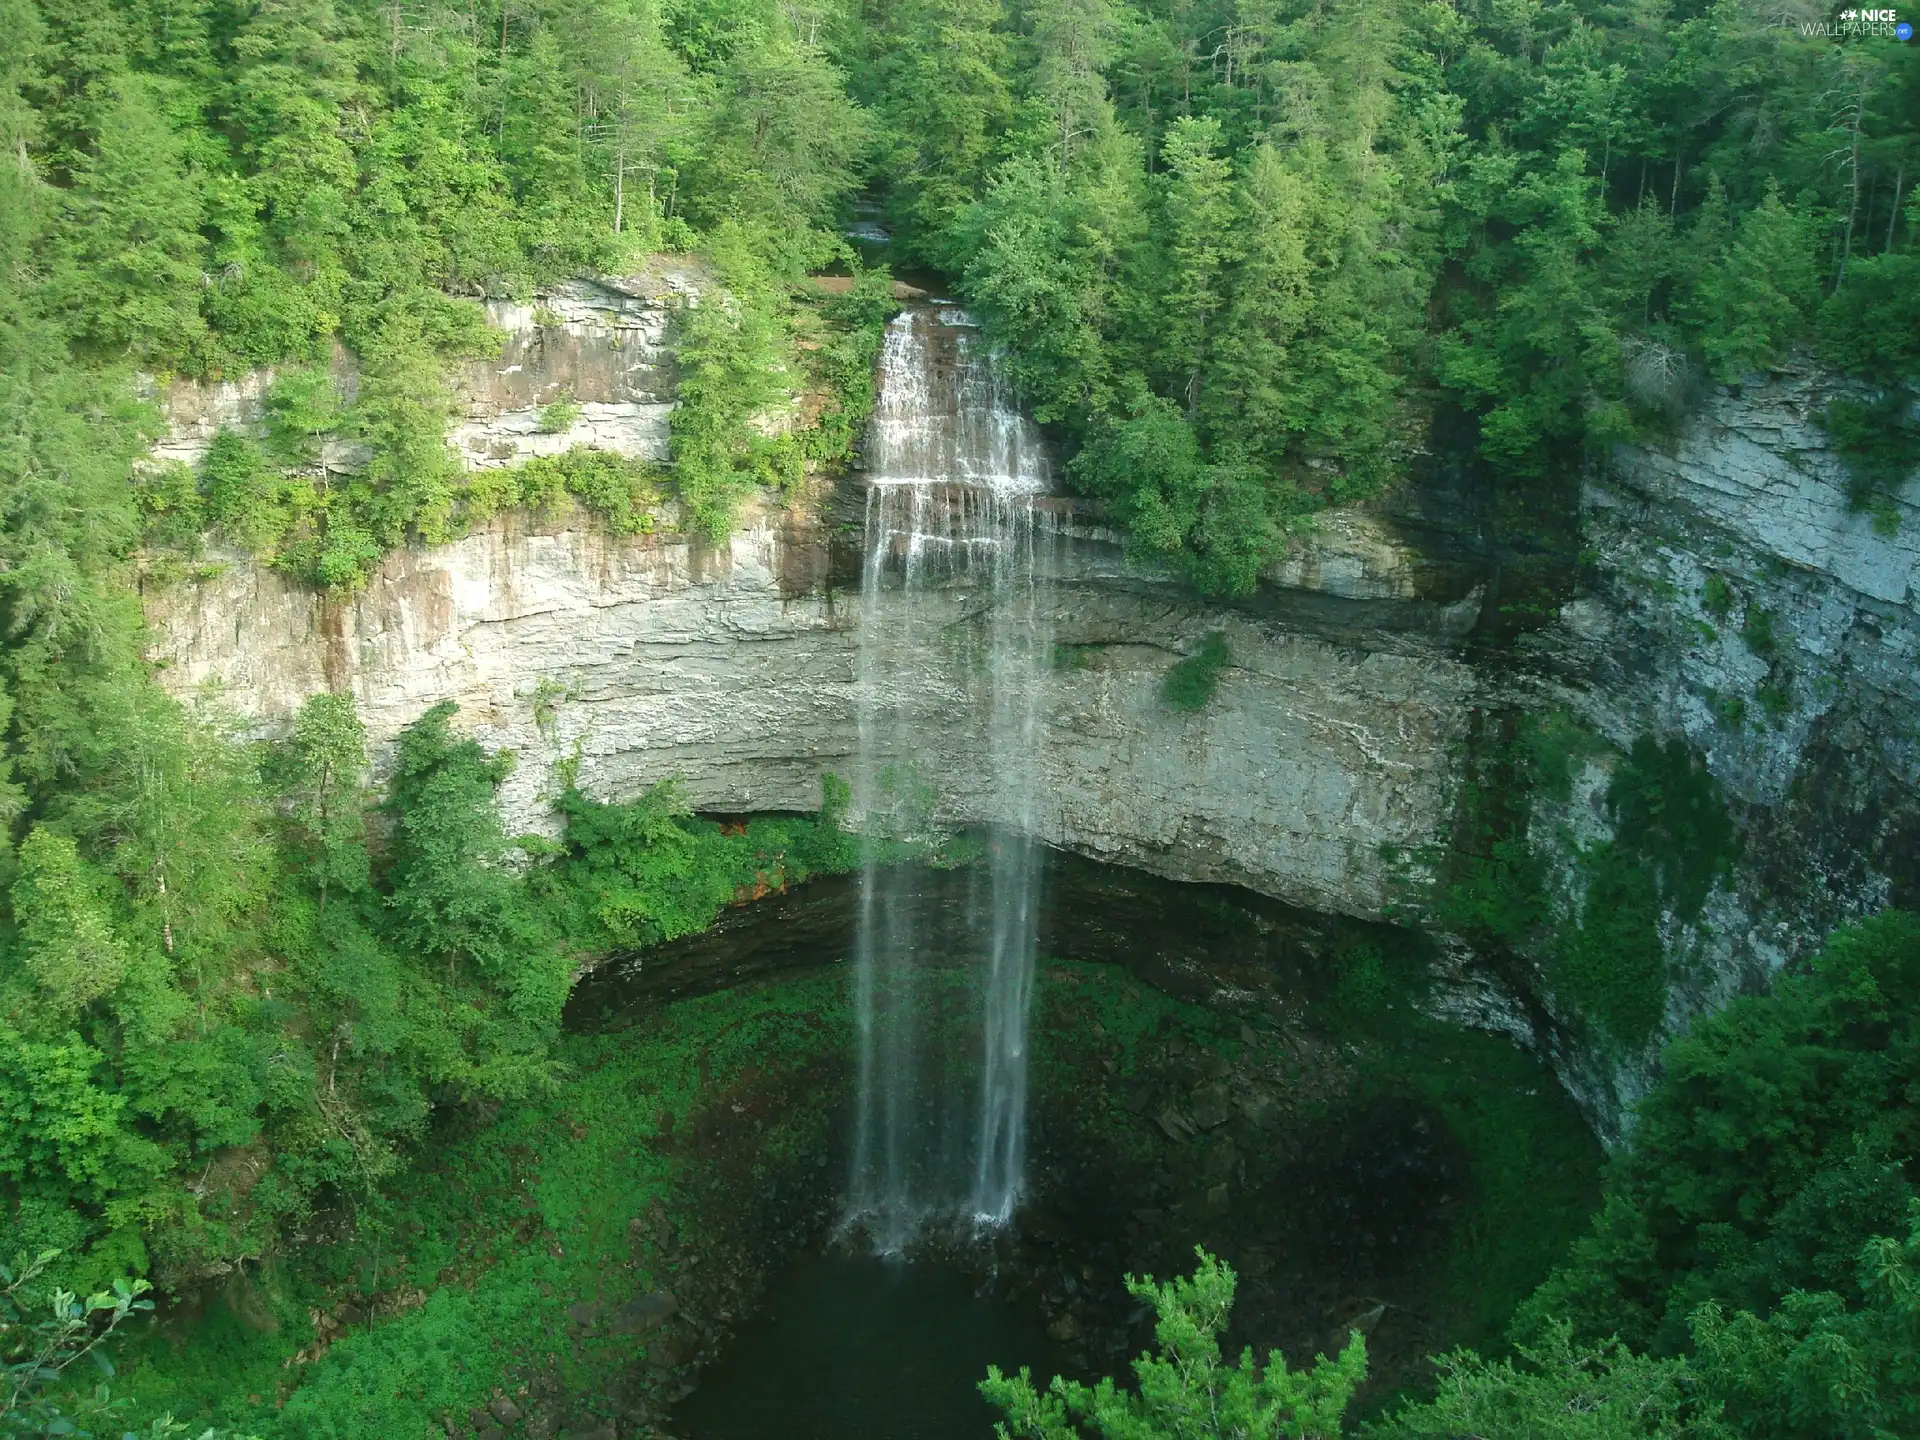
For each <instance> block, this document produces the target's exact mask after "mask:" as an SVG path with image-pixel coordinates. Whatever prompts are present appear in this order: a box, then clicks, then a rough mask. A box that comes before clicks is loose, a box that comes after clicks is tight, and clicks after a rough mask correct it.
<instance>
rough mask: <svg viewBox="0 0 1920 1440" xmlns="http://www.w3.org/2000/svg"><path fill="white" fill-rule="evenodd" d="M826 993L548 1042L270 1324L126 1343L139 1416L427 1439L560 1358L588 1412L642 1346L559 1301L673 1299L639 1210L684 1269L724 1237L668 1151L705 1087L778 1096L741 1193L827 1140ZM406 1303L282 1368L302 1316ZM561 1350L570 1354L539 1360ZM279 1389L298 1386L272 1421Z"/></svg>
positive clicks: (838, 1006)
mask: <svg viewBox="0 0 1920 1440" xmlns="http://www.w3.org/2000/svg"><path fill="white" fill-rule="evenodd" d="M844 985H845V981H844V977H843V975H842V974H841V973H840V972H839V971H838V970H836V969H833V968H826V969H809V970H804V971H800V972H797V973H793V972H790V973H788V974H785V975H782V976H780V977H778V978H777V979H775V980H773V981H771V982H767V983H761V984H752V983H749V984H743V985H739V986H736V987H733V988H731V989H728V990H725V991H722V992H720V993H718V994H714V995H710V996H705V997H702V998H699V999H694V1000H683V1001H679V1002H676V1003H674V1004H672V1005H669V1006H665V1007H661V1008H658V1009H654V1010H652V1011H651V1012H650V1013H648V1014H646V1015H644V1016H643V1017H641V1018H640V1019H639V1020H638V1022H637V1023H632V1022H629V1023H626V1024H620V1025H616V1026H615V1027H613V1028H610V1029H608V1030H606V1031H604V1032H599V1033H573V1034H568V1035H565V1036H563V1037H562V1038H561V1039H560V1040H559V1042H558V1049H557V1051H556V1059H557V1060H558V1062H559V1063H560V1064H562V1065H564V1066H565V1067H566V1071H567V1073H568V1076H569V1079H568V1083H567V1085H566V1086H565V1087H564V1088H563V1089H561V1090H556V1091H542V1092H539V1093H535V1094H530V1095H528V1096H526V1097H524V1098H522V1099H518V1100H510V1101H505V1102H502V1103H501V1104H499V1105H497V1106H489V1107H486V1108H485V1109H483V1110H481V1111H478V1112H475V1113H469V1114H467V1115H464V1116H460V1117H443V1118H444V1119H446V1120H447V1121H450V1122H451V1123H443V1125H442V1126H441V1128H440V1129H439V1130H438V1131H437V1132H436V1134H435V1137H434V1139H435V1143H434V1145H433V1146H432V1148H431V1149H430V1150H428V1151H427V1152H426V1153H425V1154H423V1156H422V1157H421V1160H420V1163H419V1167H418V1168H417V1169H416V1170H414V1171H413V1172H412V1173H411V1176H410V1183H409V1184H407V1185H406V1187H405V1188H404V1189H399V1188H396V1190H395V1191H394V1194H393V1196H392V1198H391V1200H389V1201H387V1202H386V1203H384V1204H383V1205H381V1206H378V1207H368V1208H365V1209H363V1210H362V1212H361V1215H360V1220H361V1224H360V1226H359V1227H358V1229H357V1230H356V1231H355V1232H352V1233H340V1232H332V1231H322V1232H320V1233H317V1234H315V1235H314V1236H313V1238H312V1239H311V1240H310V1241H309V1242H308V1244H307V1245H306V1246H305V1247H303V1250H302V1252H301V1254H300V1256H299V1257H297V1258H298V1261H299V1263H298V1264H297V1265H291V1264H290V1265H284V1266H282V1267H280V1272H279V1278H278V1280H277V1281H275V1282H273V1283H275V1284H277V1285H279V1286H280V1287H283V1289H284V1292H285V1293H283V1294H280V1295H277V1296H276V1295H273V1294H271V1293H269V1294H268V1295H267V1296H266V1297H265V1298H266V1299H267V1300H268V1301H270V1302H271V1303H272V1304H273V1306H274V1311H275V1315H276V1319H277V1321H278V1323H277V1325H274V1326H271V1327H262V1326H259V1325H253V1326H245V1325H243V1324H241V1323H240V1322H239V1321H237V1320H235V1319H234V1318H232V1316H231V1314H230V1312H228V1311H227V1307H226V1306H225V1305H224V1304H223V1302H221V1301H220V1300H218V1299H216V1300H214V1301H213V1303H212V1304H211V1306H210V1307H209V1310H208V1313H207V1315H206V1318H205V1319H204V1320H203V1321H202V1322H201V1323H199V1324H198V1325H197V1326H195V1327H194V1328H193V1330H192V1332H191V1339H190V1340H189V1342H188V1344H187V1346H186V1347H185V1349H184V1351H179V1350H176V1349H175V1347H174V1345H173V1343H172V1342H171V1339H170V1337H168V1336H166V1335H164V1334H155V1335H153V1336H151V1337H148V1338H145V1339H143V1340H142V1341H141V1342H140V1343H139V1345H138V1348H137V1350H136V1351H135V1352H134V1353H131V1354H129V1355H128V1357H127V1360H126V1362H125V1365H126V1372H127V1378H126V1384H125V1389H126V1391H127V1393H128V1394H129V1395H130V1396H131V1397H132V1398H134V1399H135V1400H136V1401H137V1402H138V1403H139V1405H140V1410H139V1412H138V1413H139V1414H141V1415H147V1414H152V1413H154V1412H157V1411H159V1410H162V1409H171V1410H172V1411H173V1412H174V1413H175V1414H178V1415H191V1416H194V1417H196V1419H197V1420H199V1421H200V1422H201V1423H212V1424H217V1425H221V1426H223V1427H224V1426H232V1427H234V1428H236V1429H244V1430H258V1431H260V1432H262V1433H264V1434H270V1435H273V1436H275V1437H290V1440H360V1437H363V1436H372V1435H380V1436H417V1435H424V1434H425V1433H426V1432H427V1431H428V1429H429V1427H432V1426H434V1425H435V1423H436V1421H435V1419H434V1417H436V1416H437V1415H439V1414H440V1413H442V1412H451V1413H453V1414H455V1415H464V1414H465V1413H466V1411H467V1410H468V1409H470V1408H472V1407H476V1406H481V1405H484V1404H485V1403H486V1402H487V1401H488V1400H490V1399H491V1398H493V1396H494V1395H495V1393H496V1391H495V1387H496V1386H504V1387H506V1388H508V1389H509V1391H510V1390H511V1389H512V1387H513V1386H514V1384H515V1383H516V1382H517V1381H518V1380H519V1379H521V1378H523V1377H524V1375H525V1373H526V1372H525V1368H524V1367H525V1366H526V1365H527V1363H528V1361H529V1360H530V1359H533V1358H535V1357H538V1356H541V1355H545V1354H551V1353H553V1351H554V1350H555V1349H556V1348H558V1349H559V1351H560V1365H561V1366H562V1369H561V1371H560V1376H561V1378H562V1379H563V1381H564V1382H565V1383H566V1384H567V1385H568V1388H569V1389H570V1390H571V1391H573V1392H574V1393H575V1394H577V1395H579V1396H581V1397H582V1404H581V1408H582V1409H583V1410H585V1409H588V1408H589V1407H592V1408H594V1409H599V1410H600V1413H601V1414H602V1415H605V1414H606V1410H605V1408H602V1407H603V1406H604V1405H605V1402H599V1401H597V1397H599V1396H601V1395H603V1394H604V1393H605V1392H604V1390H603V1389H601V1385H602V1383H603V1381H604V1377H606V1376H607V1375H610V1374H616V1373H628V1372H629V1370H630V1368H631V1367H632V1366H633V1364H634V1362H635V1360H636V1358H638V1354H637V1351H638V1346H639V1344H640V1343H642V1342H638V1341H636V1339H635V1337H633V1336H631V1335H629V1334H624V1333H621V1332H620V1331H619V1330H618V1329H617V1328H615V1327H610V1326H596V1327H593V1328H592V1329H591V1330H588V1331H585V1332H583V1331H581V1330H580V1329H579V1328H578V1327H574V1326H573V1322H572V1321H571V1319H570V1318H569V1316H568V1313H567V1307H568V1306H569V1305H575V1304H580V1303H588V1304H597V1305H600V1306H603V1307H606V1308H607V1309H613V1308H616V1307H618V1306H619V1305H620V1304H622V1303H623V1302H625V1301H627V1300H629V1299H631V1298H632V1297H633V1295H634V1294H635V1293H636V1292H640V1293H644V1292H645V1290H646V1289H648V1288H650V1287H655V1286H667V1285H674V1284H675V1281H674V1279H673V1275H672V1273H671V1271H670V1270H669V1267H668V1264H667V1262H666V1257H664V1256H662V1255H661V1254H660V1253H659V1251H658V1249H657V1248H656V1247H655V1246H654V1245H653V1244H652V1242H651V1240H650V1239H648V1240H642V1239H641V1238H640V1237H638V1236H636V1234H635V1232H634V1230H633V1229H632V1228H631V1224H630V1222H631V1221H632V1220H633V1219H634V1218H635V1217H637V1216H644V1215H646V1214H647V1213H648V1212H649V1210H650V1209H652V1208H653V1207H654V1206H656V1205H664V1206H665V1207H666V1210H667V1213H668V1214H669V1215H670V1216H671V1218H672V1220H673V1223H674V1225H675V1227H676V1230H677V1232H678V1234H679V1235H680V1237H681V1240H682V1243H683V1244H684V1245H685V1246H687V1247H689V1248H690V1249H693V1250H694V1251H695V1253H699V1251H700V1250H701V1249H705V1248H706V1247H709V1246H712V1245H715V1244H717V1243H719V1242H721V1241H723V1240H724V1239H726V1238H729V1237H730V1235H731V1234H733V1233H737V1232H732V1231H730V1230H729V1227H728V1225H727V1223H726V1220H725V1217H722V1216H720V1215H718V1214H717V1213H714V1211H713V1209H712V1208H711V1207H707V1206H703V1205H702V1204H701V1203H699V1197H700V1196H701V1195H702V1193H703V1192H702V1191H700V1190H698V1189H696V1188H695V1185H697V1184H698V1182H699V1177H698V1176H693V1177H690V1176H689V1175H688V1173H687V1171H686V1167H685V1166H684V1164H683V1163H682V1162H681V1159H680V1157H679V1155H678V1154H677V1153H676V1151H677V1149H678V1145H677V1144H676V1141H678V1142H679V1143H684V1138H683V1137H684V1136H685V1135H686V1133H687V1129H688V1128H689V1127H688V1126H687V1122H688V1120H689V1119H690V1117H693V1116H694V1115H696V1114H697V1112H698V1111H699V1110H700V1109H701V1108H703V1107H704V1106H706V1105H709V1104H711V1103H713V1100H714V1097H715V1094H716V1091H717V1092H718V1093H723V1094H724V1093H729V1092H732V1091H733V1090H734V1087H736V1086H739V1085H744V1084H752V1085H757V1086H761V1087H765V1088H764V1090H763V1092H762V1093H765V1094H769V1095H772V1096H775V1097H777V1101H776V1103H773V1104H771V1105H769V1106H768V1107H767V1110H766V1115H767V1121H768V1123H767V1126H766V1129H765V1131H764V1134H763V1135H762V1136H761V1148H760V1152H759V1155H758V1158H757V1161H756V1172H757V1173H756V1181H755V1183H760V1181H761V1180H762V1179H764V1178H766V1177H769V1176H772V1175H777V1174H778V1173H779V1170H780V1168H781V1167H784V1166H790V1165H792V1164H793V1163H794V1162H795V1160H796V1159H800V1160H802V1163H808V1164H810V1163H811V1158H812V1156H814V1155H815V1154H819V1153H822V1152H823V1151H824V1150H825V1149H826V1148H827V1147H829V1146H830V1145H831V1144H832V1143H833V1142H832V1136H833V1133H834V1131H833V1126H834V1124H835V1120H836V1116H837V1114H838V1113H839V1106H840V1105H841V1104H842V1103H843V1101H844V1099H845V1095H846V1090H845V1083H844V1072H843V1071H841V1070H840V1069H838V1068H837V1067H834V1066H832V1064H831V1057H834V1056H837V1055H839V1054H841V1053H844V1051H845V1049H846V1047H847V1045H848V1043H849V1037H850V1034H851V1030H850V1026H851V1015H850V1012H849V1007H848V1003H847V998H846V995H845V993H844ZM823 1060H827V1061H828V1062H829V1063H828V1064H827V1065H826V1066H824V1067H823V1065H822V1061H823ZM753 1077H758V1078H757V1079H755V1078H753ZM690 1181H691V1182H692V1183H690ZM413 1292H424V1293H425V1294H426V1295H427V1298H426V1300H425V1303H423V1304H420V1305H418V1306H412V1307H397V1313H393V1314H390V1315H387V1316H385V1317H383V1318H382V1319H381V1320H379V1321H378V1322H377V1324H375V1325H373V1326H366V1327H363V1326H360V1325H355V1326H354V1327H353V1328H352V1329H351V1330H350V1331H349V1332H348V1333H346V1334H344V1335H342V1336H340V1337H339V1338H337V1339H336V1340H335V1341H334V1343H333V1344H332V1345H331V1346H330V1347H329V1348H328V1349H327V1351H326V1353H325V1355H324V1356H323V1357H321V1358H318V1359H314V1360H313V1361H312V1363H310V1364H304V1365H300V1364H295V1365H293V1367H292V1369H291V1372H290V1370H289V1362H291V1361H292V1360H293V1357H294V1356H295V1354H296V1353H297V1352H299V1351H301V1350H302V1349H303V1348H304V1347H306V1346H307V1345H309V1344H310V1343H311V1340H312V1338H313V1336H312V1333H311V1328H310V1321H309V1318H308V1313H307V1311H308V1307H310V1306H331V1305H336V1304H337V1303H338V1302H339V1300H340V1299H341V1297H342V1296H343V1295H344V1296H345V1297H347V1298H349V1299H350V1300H352V1302H353V1303H355V1304H357V1305H360V1306H362V1307H364V1308H367V1309H371V1310H376V1311H377V1310H380V1309H382V1308H384V1307H383V1306H382V1305H381V1304H380V1303H379V1301H380V1300H382V1299H385V1298H391V1297H395V1296H400V1295H406V1294H409V1293H413ZM370 1301H371V1302H372V1303H369V1302H370ZM557 1334H566V1335H569V1336H570V1342H571V1343H569V1344H567V1345H566V1346H564V1347H555V1345H554V1344H553V1337H554V1336H555V1335H557ZM289 1378H297V1379H298V1380H299V1388H298V1389H297V1390H294V1391H293V1393H292V1395H291V1396H290V1397H288V1398H287V1400H286V1404H285V1406H284V1407H278V1406H276V1404H275V1399H276V1387H278V1386H281V1385H283V1384H284V1383H285V1382H286V1381H287V1380H288V1379H289ZM656 1393H657V1392H656ZM669 1396H670V1391H669V1392H668V1393H667V1394H659V1395H658V1400H659V1403H661V1404H662V1405H664V1404H665V1403H666V1401H667V1399H668V1398H669ZM252 1397H257V1399H255V1398H252ZM596 1402H597V1403H596ZM609 1418H612V1417H609Z"/></svg>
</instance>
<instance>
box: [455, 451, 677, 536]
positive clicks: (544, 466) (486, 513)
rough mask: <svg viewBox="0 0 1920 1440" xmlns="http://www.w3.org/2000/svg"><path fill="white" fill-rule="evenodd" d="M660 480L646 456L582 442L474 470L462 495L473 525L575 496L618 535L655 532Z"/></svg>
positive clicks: (467, 517)
mask: <svg viewBox="0 0 1920 1440" xmlns="http://www.w3.org/2000/svg"><path fill="white" fill-rule="evenodd" d="M657 479H658V472H657V471H656V470H655V469H654V467H653V466H651V465H649V464H647V462H646V461H644V460H633V459H629V458H628V457H627V456H624V455H616V454H614V453H613V452H612V451H611V450H594V449H590V448H588V447H586V446H580V445H576V446H573V447H572V448H571V449H568V450H566V451H564V452H563V453H561V454H559V455H536V456H534V457H533V458H532V459H530V460H523V461H521V462H520V464H518V465H514V466H510V467H506V468H502V469H495V470H482V471H480V472H479V473H477V474H475V475H473V476H472V477H470V478H469V480H468V481H467V487H466V489H465V491H464V492H463V493H462V495H461V502H462V503H461V510H460V514H461V518H462V519H463V520H464V521H466V522H467V523H468V524H478V523H481V522H483V521H485V520H487V519H488V518H489V517H491V516H493V515H495V514H498V513H499V512H500V511H502V510H508V509H512V508H514V507H516V506H524V507H525V508H527V509H529V510H548V511H552V510H555V509H557V508H559V507H560V505H561V503H562V501H563V499H564V498H566V497H571V498H573V499H575V500H577V501H579V502H580V503H581V504H582V505H584V506H585V507H586V508H587V510H588V511H589V512H591V513H592V514H595V515H598V516H599V517H600V518H601V519H603V520H605V521H606V522H607V524H608V525H609V526H611V527H612V528H613V530H614V532H615V533H616V534H620V535H650V534H652V533H653V530H654V527H655V524H656V521H655V518H654V513H655V511H656V509H657V508H658V506H659V503H660V489H659V485H658V483H657Z"/></svg>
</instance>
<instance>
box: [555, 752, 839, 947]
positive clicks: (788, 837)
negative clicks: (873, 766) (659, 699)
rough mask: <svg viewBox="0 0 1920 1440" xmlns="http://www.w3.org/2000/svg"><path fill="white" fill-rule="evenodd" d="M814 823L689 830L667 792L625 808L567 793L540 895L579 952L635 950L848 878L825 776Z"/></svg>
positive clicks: (691, 824)
mask: <svg viewBox="0 0 1920 1440" xmlns="http://www.w3.org/2000/svg"><path fill="white" fill-rule="evenodd" d="M828 781H829V783H828V786H827V807H826V809H825V810H824V811H823V812H822V813H821V815H820V817H819V819H817V820H755V821H752V822H750V823H749V824H747V825H745V826H742V827H738V828H736V829H734V830H732V831H729V830H728V829H727V828H726V827H723V826H721V825H719V824H716V823H714V822H712V821H694V820H692V819H691V818H690V817H689V815H688V812H687V809H686V807H685V805H684V804H682V803H681V802H680V801H679V800H678V798H677V797H676V796H675V794H674V790H673V787H672V786H671V785H670V784H669V785H663V786H658V787H656V788H654V789H653V790H650V791H648V792H647V793H646V794H645V795H643V796H641V797H640V799H638V800H636V801H634V802H632V803H631V804H626V805H608V804H603V803H601V802H600V801H597V800H593V799H591V798H589V797H588V796H586V795H583V794H581V793H580V791H579V790H578V789H575V788H573V787H571V786H570V787H568V789H567V790H566V791H565V792H564V793H563V794H562V795H561V797H560V811H561V813H562V814H563V815H565V816H566V817H567V834H566V848H565V850H564V851H563V852H562V854H561V855H560V856H559V857H558V858H557V859H556V860H555V861H554V863H553V864H552V866H551V867H549V868H548V870H547V871H546V872H544V874H543V876H542V877H541V880H540V888H541V889H542V891H543V892H544V893H545V894H546V895H547V896H548V897H549V898H548V903H549V904H550V905H551V906H552V907H553V909H554V911H555V912H556V913H557V914H560V915H562V916H564V917H565V922H564V923H565V925H566V929H567V933H568V934H569V936H570V937H571V938H572V939H573V940H574V942H575V943H576V944H579V945H581V946H583V947H586V948H590V949H594V950H606V949H609V948H617V949H637V948H639V947H641V946H645V945H653V944H658V943H659V942H661V941H663V940H673V939H677V938H678V937H680V936H682V935H687V934H691V933H693V932H694V931H697V930H704V929H705V928H706V927H707V926H709V925H711V924H712V923H713V921H714V918H715V916H717V915H718V914H719V913H720V911H721V910H722V909H723V908H725V907H726V906H728V905H731V904H734V903H736V902H737V901H738V900H740V899H741V898H743V897H746V898H752V897H758V896H759V895H763V894H765V893H766V892H768V891H769V890H784V889H785V888H786V887H787V886H788V885H789V884H799V883H801V882H802V881H805V880H806V879H808V878H809V877H810V876H812V875H815V874H820V873H833V872H839V871H846V870H850V869H852V868H853V867H854V866H855V865H856V864H857V863H858V858H859V854H858V847H857V845H856V844H855V842H854V840H853V838H852V837H851V836H848V835H845V834H843V833H842V832H841V829H840V818H841V814H842V812H843V809H844V806H845V803H846V795H845V790H844V787H842V786H841V785H839V784H837V783H835V782H834V781H833V777H831V776H830V777H828Z"/></svg>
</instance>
